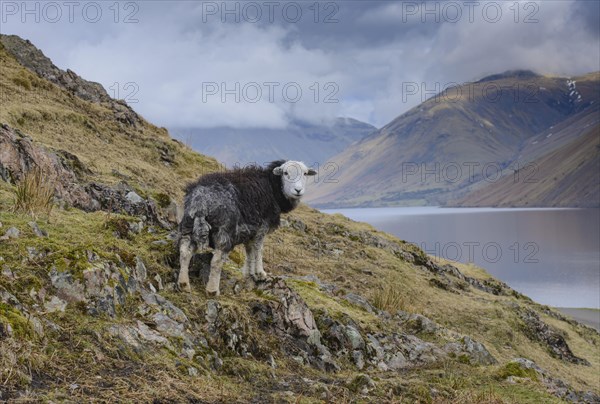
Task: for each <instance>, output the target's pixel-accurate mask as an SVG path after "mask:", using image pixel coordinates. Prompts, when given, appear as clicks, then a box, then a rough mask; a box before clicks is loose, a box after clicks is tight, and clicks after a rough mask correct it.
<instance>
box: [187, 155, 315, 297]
mask: <svg viewBox="0 0 600 404" xmlns="http://www.w3.org/2000/svg"><path fill="white" fill-rule="evenodd" d="M316 173H317V172H316V171H315V170H313V169H309V168H308V167H307V166H306V165H305V164H304V163H302V162H299V161H285V160H279V161H274V162H272V163H271V164H269V165H268V166H267V167H266V168H261V167H258V166H252V167H248V168H243V169H236V170H232V171H227V172H224V173H212V174H208V175H204V176H202V177H200V178H199V179H198V180H197V181H196V182H194V183H192V184H190V185H188V186H187V187H186V190H185V191H186V195H185V200H184V213H183V218H182V219H181V222H180V224H179V237H180V239H179V253H180V259H179V260H180V270H179V279H178V284H179V287H180V289H181V290H184V291H188V292H189V291H190V290H191V289H190V279H189V274H188V269H189V264H190V260H191V258H192V255H193V254H194V253H195V252H196V251H199V250H203V249H206V248H207V247H211V248H213V250H214V253H213V257H212V260H211V262H210V275H209V279H208V283H207V285H206V291H207V292H208V294H210V295H219V282H220V279H221V265H222V261H223V259H224V258H226V257H227V254H228V253H229V252H230V251H231V250H232V249H233V248H234V247H235V246H236V245H238V244H244V246H245V249H246V261H245V262H244V265H243V267H242V273H243V274H244V276H248V275H250V276H252V277H253V278H254V279H255V280H264V279H265V278H266V275H267V274H266V272H265V270H264V269H263V261H262V249H263V241H264V239H265V236H266V235H267V233H269V232H271V231H273V230H274V229H276V228H277V227H278V226H279V220H280V215H281V213H287V212H290V211H291V210H293V209H294V208H296V207H297V206H298V204H299V203H300V200H301V198H302V196H303V195H304V191H305V187H306V180H307V176H311V175H315V174H316Z"/></svg>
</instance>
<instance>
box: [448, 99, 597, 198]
mask: <svg viewBox="0 0 600 404" xmlns="http://www.w3.org/2000/svg"><path fill="white" fill-rule="evenodd" d="M599 91H600V90H599ZM510 166H511V167H516V168H518V170H517V171H513V173H512V175H507V176H505V177H503V178H501V179H500V180H499V181H497V182H495V183H492V184H487V183H480V184H477V186H475V187H474V189H473V190H472V191H471V192H469V193H467V195H466V196H464V197H462V198H461V199H459V200H456V201H450V202H449V203H448V205H455V206H503V207H508V206H531V207H533V206H555V207H599V206H600V105H599V104H594V106H593V107H590V108H587V109H586V110H584V111H583V112H580V113H578V114H576V115H574V116H573V117H571V118H569V119H567V120H565V121H563V122H561V123H560V124H558V125H556V126H554V127H551V128H549V129H547V130H545V131H543V132H542V133H540V134H539V135H537V136H534V137H532V138H531V139H530V140H529V141H528V142H527V143H526V144H525V145H524V146H523V147H522V148H521V150H520V154H519V155H518V157H517V159H516V160H515V161H514V162H512V163H511V164H510Z"/></svg>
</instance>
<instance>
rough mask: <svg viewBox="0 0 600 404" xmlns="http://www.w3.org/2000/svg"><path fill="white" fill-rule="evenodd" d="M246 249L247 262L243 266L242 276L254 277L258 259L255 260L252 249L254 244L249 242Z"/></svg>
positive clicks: (245, 245)
mask: <svg viewBox="0 0 600 404" xmlns="http://www.w3.org/2000/svg"><path fill="white" fill-rule="evenodd" d="M244 247H245V248H246V260H245V261H244V265H243V266H242V275H244V278H246V277H247V276H248V275H252V276H254V268H255V267H256V266H255V262H256V259H255V258H254V249H253V248H252V242H251V241H249V242H247V243H246V244H244Z"/></svg>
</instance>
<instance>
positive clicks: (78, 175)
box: [0, 124, 169, 227]
mask: <svg viewBox="0 0 600 404" xmlns="http://www.w3.org/2000/svg"><path fill="white" fill-rule="evenodd" d="M32 170H40V171H41V172H42V175H43V176H44V179H45V181H46V182H47V183H50V184H52V185H53V186H54V190H55V199H56V200H57V202H59V204H62V205H66V206H73V207H76V208H79V209H82V210H85V211H87V212H91V211H96V210H104V211H108V212H115V213H124V214H128V215H130V216H138V217H143V218H144V219H145V220H148V221H150V222H153V223H158V224H161V225H163V226H165V227H169V225H168V224H167V222H166V221H165V220H163V219H162V218H161V217H160V215H159V213H158V209H157V208H156V205H155V203H154V202H153V201H151V200H149V199H144V198H142V197H140V196H139V195H138V194H137V193H136V192H135V191H134V190H133V188H132V187H130V186H129V185H127V183H125V182H121V183H120V184H118V185H117V186H114V187H109V186H107V185H104V184H100V183H96V182H88V181H87V176H88V174H91V171H89V170H88V169H87V168H86V167H85V165H84V164H83V163H82V162H81V161H80V160H79V159H78V158H77V156H75V155H73V154H71V153H68V152H64V151H61V150H58V151H54V150H50V149H48V148H46V147H43V146H40V145H37V144H35V143H34V142H33V140H32V139H31V138H30V137H28V136H26V135H24V134H23V133H21V132H20V131H19V130H17V129H13V128H11V127H10V126H8V125H4V124H1V125H0V178H1V179H2V180H4V181H7V182H10V183H13V184H15V183H17V182H19V181H20V180H22V179H23V178H24V176H25V175H26V173H28V172H30V171H32Z"/></svg>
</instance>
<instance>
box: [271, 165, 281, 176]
mask: <svg viewBox="0 0 600 404" xmlns="http://www.w3.org/2000/svg"><path fill="white" fill-rule="evenodd" d="M273 174H275V175H281V174H283V168H281V167H275V168H274V169H273Z"/></svg>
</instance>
